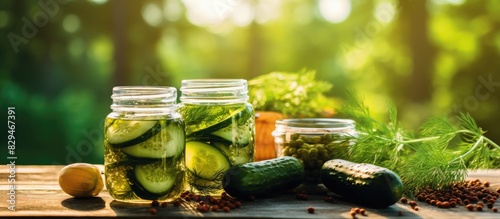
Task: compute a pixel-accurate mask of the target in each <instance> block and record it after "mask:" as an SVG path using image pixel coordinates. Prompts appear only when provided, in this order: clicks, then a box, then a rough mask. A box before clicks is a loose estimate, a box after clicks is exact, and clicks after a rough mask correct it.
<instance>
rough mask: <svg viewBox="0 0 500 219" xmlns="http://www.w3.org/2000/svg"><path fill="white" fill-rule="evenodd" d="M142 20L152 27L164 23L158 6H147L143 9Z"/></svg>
mask: <svg viewBox="0 0 500 219" xmlns="http://www.w3.org/2000/svg"><path fill="white" fill-rule="evenodd" d="M142 18H143V19H144V21H146V23H147V24H149V25H151V26H158V25H160V24H161V22H162V18H163V17H162V11H161V9H160V7H158V5H156V4H153V3H151V4H147V5H146V6H144V8H142Z"/></svg>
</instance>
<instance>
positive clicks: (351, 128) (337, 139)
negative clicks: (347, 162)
mask: <svg viewBox="0 0 500 219" xmlns="http://www.w3.org/2000/svg"><path fill="white" fill-rule="evenodd" d="M355 125H356V124H355V122H354V121H353V120H350V119H330V118H300V119H282V120H278V121H276V128H275V130H274V131H273V133H272V135H273V136H274V142H275V145H276V154H277V155H278V157H281V156H292V157H296V158H298V159H300V160H302V161H303V164H304V169H305V179H304V182H305V183H320V181H321V180H320V170H321V167H322V166H323V164H324V163H325V162H326V161H328V160H330V159H334V158H337V157H339V156H340V155H341V154H342V153H347V151H348V146H350V145H351V144H353V143H354V141H355V139H356V138H357V134H356V130H355Z"/></svg>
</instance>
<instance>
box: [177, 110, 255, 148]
mask: <svg viewBox="0 0 500 219" xmlns="http://www.w3.org/2000/svg"><path fill="white" fill-rule="evenodd" d="M189 108H191V107H189ZM192 108H193V109H190V111H188V107H185V108H184V110H185V112H184V113H183V115H184V116H185V117H187V118H185V121H191V120H189V116H190V115H191V114H194V113H200V112H205V111H209V109H208V108H207V109H203V110H200V109H198V107H192ZM216 109H217V108H216ZM222 109H224V108H222ZM197 110H200V112H199V111H197ZM226 110H227V109H226ZM217 112H218V111H217ZM222 113H223V114H220V115H216V114H214V115H211V116H212V117H214V119H211V117H210V116H209V117H204V118H201V120H193V122H192V123H196V125H194V124H193V125H190V126H193V127H196V128H192V129H191V130H196V131H194V132H192V133H190V134H188V137H189V138H199V137H202V136H206V135H209V134H211V133H213V132H216V131H218V130H220V129H225V128H228V127H230V128H231V129H232V127H233V126H238V125H242V124H244V123H245V122H247V120H248V119H250V118H251V117H252V116H253V114H252V109H251V107H250V106H242V107H239V108H237V109H236V110H234V111H231V112H225V111H223V112H222ZM224 113H225V114H224ZM227 114H229V116H227V117H225V119H223V120H217V119H218V117H221V116H224V115H227ZM201 115H204V114H201ZM209 118H210V119H209ZM200 121H202V122H201V124H197V123H199V122H200ZM214 121H220V122H216V123H215V122H214ZM187 127H188V128H187V129H188V130H189V129H190V128H189V126H188V125H187ZM200 128H201V129H200ZM229 140H231V139H229Z"/></svg>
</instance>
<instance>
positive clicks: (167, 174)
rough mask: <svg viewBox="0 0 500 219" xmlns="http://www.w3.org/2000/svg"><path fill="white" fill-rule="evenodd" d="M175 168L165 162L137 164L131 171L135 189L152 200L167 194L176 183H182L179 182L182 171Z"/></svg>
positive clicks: (130, 174) (145, 197)
mask: <svg viewBox="0 0 500 219" xmlns="http://www.w3.org/2000/svg"><path fill="white" fill-rule="evenodd" d="M175 168H176V167H175V166H172V167H171V168H170V167H168V165H165V164H164V163H163V162H156V163H152V164H145V165H137V166H135V168H134V170H133V171H131V172H129V178H130V180H131V182H132V189H133V191H134V192H135V194H136V195H137V196H139V197H140V198H142V199H150V200H153V199H157V198H159V197H161V196H163V195H165V194H167V193H168V192H169V190H170V188H172V186H173V185H174V184H175V183H182V182H177V181H178V178H179V177H178V175H179V174H180V171H179V170H176V169H175ZM132 173H133V174H132Z"/></svg>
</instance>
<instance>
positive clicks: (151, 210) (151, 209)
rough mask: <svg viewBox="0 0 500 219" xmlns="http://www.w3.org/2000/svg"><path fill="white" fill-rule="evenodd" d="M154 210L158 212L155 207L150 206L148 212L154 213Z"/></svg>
mask: <svg viewBox="0 0 500 219" xmlns="http://www.w3.org/2000/svg"><path fill="white" fill-rule="evenodd" d="M156 212H158V210H156V208H150V209H149V213H150V214H156Z"/></svg>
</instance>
